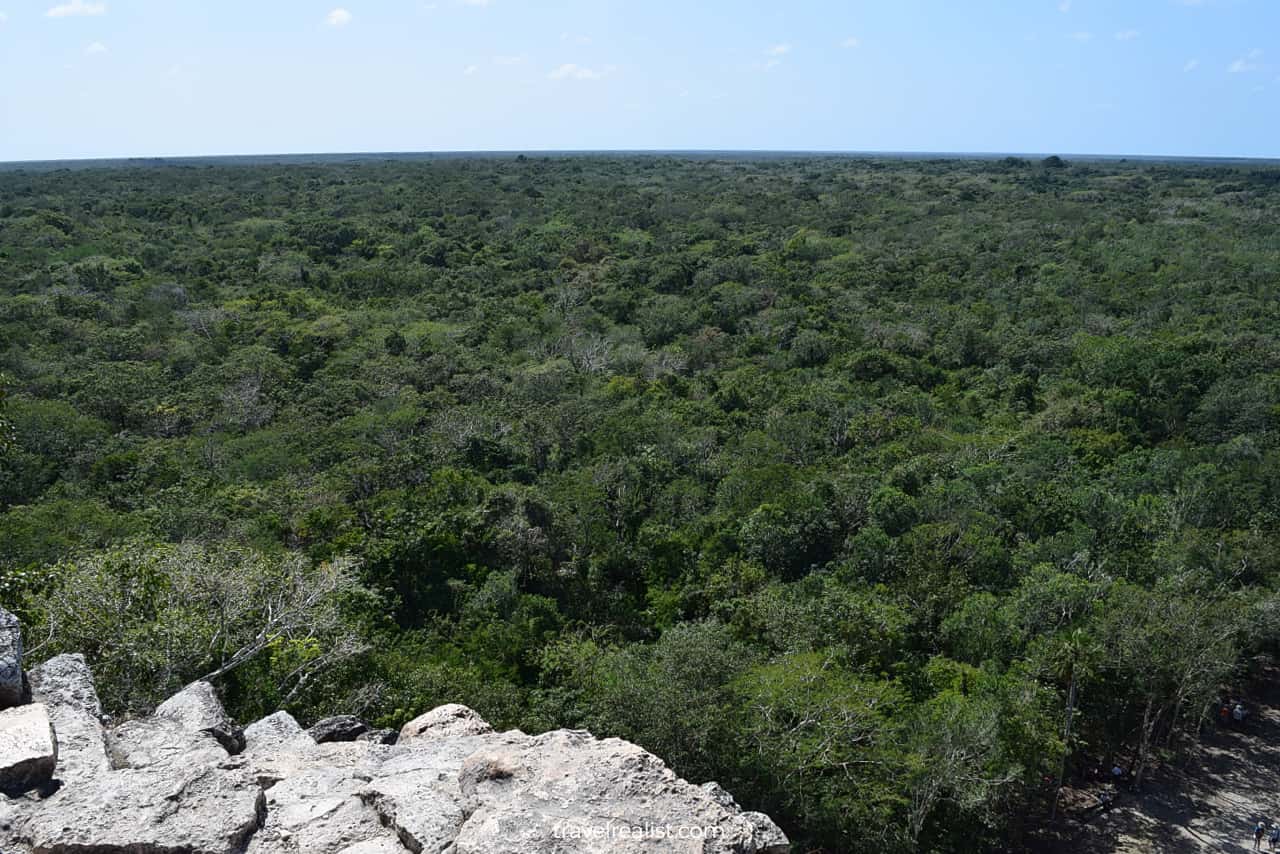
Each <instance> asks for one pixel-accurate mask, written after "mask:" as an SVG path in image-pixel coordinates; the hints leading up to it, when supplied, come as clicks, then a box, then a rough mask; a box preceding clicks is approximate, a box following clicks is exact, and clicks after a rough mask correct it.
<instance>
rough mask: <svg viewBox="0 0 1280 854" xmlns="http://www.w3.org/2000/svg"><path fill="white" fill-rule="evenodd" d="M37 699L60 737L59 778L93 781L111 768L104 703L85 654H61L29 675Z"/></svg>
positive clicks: (66, 780)
mask: <svg viewBox="0 0 1280 854" xmlns="http://www.w3.org/2000/svg"><path fill="white" fill-rule="evenodd" d="M27 676H28V677H29V678H30V680H31V691H32V694H33V696H34V698H35V699H36V700H37V701H40V702H43V703H44V704H45V705H46V706H48V708H49V720H50V721H52V723H53V730H54V732H55V733H57V736H58V767H57V771H56V776H57V779H59V780H61V781H62V782H63V783H68V784H71V783H79V782H80V781H86V780H92V779H94V778H96V777H98V776H99V775H101V774H103V773H105V772H106V771H108V770H109V769H110V767H111V763H110V762H109V761H108V760H107V747H106V734H105V732H104V731H103V728H102V721H101V717H102V704H101V703H100V702H99V701H98V692H97V690H96V689H95V688H94V685H93V675H92V674H91V673H90V672H89V665H88V664H86V663H85V660H84V656H83V655H79V654H76V655H59V656H57V657H55V658H51V659H49V660H48V661H46V662H44V663H43V664H40V665H37V666H36V667H33V668H31V671H30V672H29V673H28V674H27Z"/></svg>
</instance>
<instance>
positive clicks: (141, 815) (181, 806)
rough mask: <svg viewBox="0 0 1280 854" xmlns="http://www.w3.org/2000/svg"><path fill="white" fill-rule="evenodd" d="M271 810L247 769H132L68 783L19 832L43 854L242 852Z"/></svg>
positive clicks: (38, 805) (37, 807) (41, 804)
mask: <svg viewBox="0 0 1280 854" xmlns="http://www.w3.org/2000/svg"><path fill="white" fill-rule="evenodd" d="M264 810H265V799H264V797H263V794H262V790H261V789H259V788H258V787H257V785H255V783H254V781H253V780H252V779H250V778H249V776H248V774H247V773H246V772H245V770H244V769H242V768H223V767H220V766H217V765H205V766H191V767H175V766H152V767H147V768H136V769H133V768H131V769H127V770H123V771H113V772H109V773H106V774H103V775H101V776H100V777H98V778H97V779H94V780H91V781H87V782H82V783H77V784H75V785H64V786H63V787H62V788H61V789H59V790H58V791H57V793H55V794H54V795H53V796H52V797H50V798H47V799H46V800H43V801H40V802H38V803H36V804H34V805H33V806H32V810H31V813H32V814H31V815H30V817H29V818H28V819H27V820H26V821H25V822H24V823H23V824H22V825H21V827H20V828H19V829H18V831H17V834H16V835H17V838H18V840H19V841H21V842H25V843H26V844H29V845H30V846H31V847H32V848H34V849H35V850H36V851H39V852H42V854H43V852H48V854H73V852H75V853H76V854H79V852H85V854H89V853H90V852H102V854H108V852H111V854H114V852H120V854H124V852H190V854H238V852H240V851H242V850H243V848H244V846H245V844H246V843H247V842H248V841H249V838H250V837H251V836H252V834H253V833H254V831H256V830H257V829H258V827H259V825H260V824H261V823H262V820H263V817H264Z"/></svg>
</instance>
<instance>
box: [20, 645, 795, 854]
mask: <svg viewBox="0 0 1280 854" xmlns="http://www.w3.org/2000/svg"><path fill="white" fill-rule="evenodd" d="M31 677H32V679H31V681H32V684H33V686H34V687H35V688H36V689H37V690H38V692H39V695H40V696H41V697H42V698H44V699H45V701H46V702H48V703H49V704H50V705H49V709H48V716H47V718H46V720H45V724H44V726H45V728H44V731H43V739H44V743H43V745H42V749H43V748H46V747H47V748H48V750H46V752H51V751H52V750H54V749H57V747H58V742H56V741H55V740H54V738H53V732H52V730H51V729H50V721H52V727H53V728H59V727H60V726H61V724H60V721H66V722H67V725H68V726H69V727H70V731H71V738H70V741H69V745H70V749H71V751H72V752H71V756H70V760H71V763H70V768H69V769H68V768H63V764H62V759H61V757H59V758H58V760H57V761H58V765H57V767H56V769H54V768H52V767H50V768H48V769H47V770H41V771H40V772H39V773H40V775H42V776H39V777H38V778H37V779H42V780H43V781H45V782H48V781H49V779H50V778H49V776H48V773H49V772H50V771H52V772H53V773H54V776H53V780H52V782H53V783H54V784H56V783H57V782H59V781H60V782H62V785H61V786H60V787H58V786H56V785H50V786H49V787H45V788H42V790H41V795H42V797H39V798H37V797H34V796H31V795H28V796H26V797H21V798H16V799H14V800H9V799H7V798H2V797H0V852H3V854H405V852H412V854H423V852H425V854H526V852H555V854H573V852H584V853H585V852H600V854H604V852H622V854H627V852H688V854H694V853H695V852H697V854H782V852H785V851H787V850H788V845H787V840H786V837H785V836H784V835H783V834H782V832H781V831H780V830H779V829H778V828H777V826H776V825H775V824H774V823H773V822H772V821H771V820H770V819H769V818H768V817H767V816H764V815H762V814H760V813H751V812H743V811H742V810H741V809H740V808H739V807H738V805H737V803H735V802H734V800H733V797H732V796H731V795H730V794H729V793H728V792H726V791H725V790H724V789H722V788H720V787H719V786H717V785H716V784H714V783H708V784H705V785H703V786H694V785H692V784H690V783H687V782H685V781H684V780H681V779H679V778H678V777H676V775H675V774H674V773H673V772H672V771H671V770H670V769H668V768H667V767H666V766H665V765H664V764H663V763H662V761H661V760H659V759H658V758H657V757H655V756H653V755H652V754H649V753H647V752H645V751H644V750H642V749H641V748H639V747H637V746H636V745H633V744H630V743H628V742H625V741H620V740H618V739H606V740H603V741H601V740H598V739H596V738H594V737H592V736H591V734H590V733H586V732H572V731H563V730H562V731H557V732H551V733H546V734H544V735H540V736H529V735H526V734H524V733H522V732H519V731H515V730H513V731H510V732H503V733H496V732H494V731H493V729H492V728H491V727H490V726H489V724H487V723H486V722H485V721H484V720H483V719H482V718H481V717H480V716H479V715H478V714H476V713H475V712H473V711H472V710H471V709H468V708H466V707H465V706H457V705H450V706H441V707H440V708H438V709H433V710H432V711H430V712H428V713H426V714H424V715H422V716H420V717H419V718H417V719H415V720H414V721H411V722H410V723H409V724H408V725H406V727H405V729H404V731H403V738H402V740H401V742H400V743H398V744H395V745H388V744H383V743H380V739H381V738H384V737H385V734H384V733H377V732H376V731H367V730H368V728H367V726H366V725H364V724H361V723H360V722H359V721H354V719H336V720H330V721H327V722H324V726H323V727H320V728H319V730H314V729H313V732H319V739H320V740H319V741H318V740H317V738H315V737H313V735H311V734H308V733H307V732H306V731H304V730H303V729H302V727H300V726H299V725H298V722H297V721H295V720H294V719H293V718H292V717H291V716H289V715H288V714H287V713H285V712H277V713H276V714H274V715H270V716H268V717H266V718H263V719H262V720H260V721H258V722H257V723H254V724H252V725H250V726H249V727H248V728H247V729H245V730H244V732H243V736H242V739H241V738H239V737H238V734H239V730H238V728H237V727H236V726H235V724H234V722H232V721H231V720H230V719H229V718H228V717H227V715H226V713H225V711H224V710H223V709H222V706H221V704H220V703H218V701H217V697H216V696H215V695H214V693H213V690H212V688H211V686H208V685H207V684H204V683H195V684H194V685H191V686H188V687H187V688H186V689H184V690H183V691H182V692H181V693H179V694H178V695H176V696H175V697H173V698H171V699H170V700H168V701H166V702H165V703H163V704H161V706H160V707H159V708H157V710H156V712H155V714H154V715H152V716H151V717H148V718H142V719H138V720H131V721H127V722H125V723H122V724H119V725H117V726H114V727H112V728H111V729H110V731H109V732H108V733H106V734H105V736H104V731H103V727H102V725H101V723H100V722H99V717H98V716H99V715H100V711H101V710H100V708H99V706H98V700H97V695H96V692H95V691H94V689H93V683H92V680H91V679H90V678H89V673H88V668H87V667H86V666H85V664H84V659H83V658H80V657H78V656H59V658H57V659H53V660H51V661H49V662H46V663H45V664H44V665H41V666H40V667H39V668H36V669H34V670H33V671H32V674H31ZM43 708H44V707H43V706H24V707H20V708H18V709H11V710H9V711H8V712H0V721H3V720H5V718H6V717H8V716H13V717H14V718H15V720H16V719H17V717H18V716H21V715H29V716H31V717H32V718H35V717H38V715H39V713H40V712H39V710H41V709H43ZM38 729H39V727H38V726H36V727H33V729H32V731H31V733H29V734H27V735H23V737H22V738H21V739H15V741H21V742H22V743H26V742H27V741H29V740H30V741H33V742H34V741H38V740H40V739H39V737H37V734H36V732H35V730H38ZM361 729H363V730H366V731H364V732H359V734H358V735H355V733H357V731H359V730H361ZM24 732H25V730H24ZM392 735H393V736H394V735H395V734H394V733H392ZM57 736H58V737H59V738H61V737H62V733H61V731H60V730H59V732H58V733H57ZM330 736H332V738H330ZM338 737H342V738H351V737H354V738H355V740H333V739H336V738H338ZM228 741H230V742H231V744H232V746H233V747H235V746H236V744H237V742H238V743H239V745H242V746H244V750H243V752H241V753H239V754H236V755H232V754H230V753H229V752H228V749H227V747H226V744H227V742H228ZM6 744H7V742H5V741H4V738H3V730H0V767H3V757H4V754H5V749H6ZM237 749H238V748H237ZM12 752H13V753H14V755H15V756H16V755H17V752H19V751H12ZM32 752H33V753H38V752H39V751H38V750H36V751H32ZM108 752H109V755H110V758H111V762H110V763H108V761H107V757H108Z"/></svg>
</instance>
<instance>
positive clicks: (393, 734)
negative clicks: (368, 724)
mask: <svg viewBox="0 0 1280 854" xmlns="http://www.w3.org/2000/svg"><path fill="white" fill-rule="evenodd" d="M399 740H400V733H399V732H397V731H396V730H393V729H371V730H369V731H368V732H362V733H360V734H359V735H358V736H356V741H372V742H373V743H374V744H395V743H396V742H397V741H399Z"/></svg>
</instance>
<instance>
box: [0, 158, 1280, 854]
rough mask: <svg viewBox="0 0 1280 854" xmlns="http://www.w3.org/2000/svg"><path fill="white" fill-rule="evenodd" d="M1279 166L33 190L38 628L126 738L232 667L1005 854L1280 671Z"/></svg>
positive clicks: (6, 209) (616, 169) (17, 382)
mask: <svg viewBox="0 0 1280 854" xmlns="http://www.w3.org/2000/svg"><path fill="white" fill-rule="evenodd" d="M1278 176H1280V171H1278V170H1277V169H1276V168H1274V167H1270V166H1251V165H1246V164H1197V163H1177V164H1174V163H1161V162H1150V161H1143V162H1077V161H1066V160H1062V159H1061V158H1055V157H1051V158H1048V159H1046V160H1044V161H1042V162H1030V161H1026V160H1020V159H1015V158H1009V159H1005V160H984V161H964V160H925V159H900V160H893V159H866V158H847V157H786V158H782V157H777V158H746V157H718V156H717V157H711V156H707V157H680V158H677V157H666V156H656V155H655V156H636V157H605V156H601V157H595V156H592V157H586V156H574V157H527V156H526V157H523V158H519V159H516V158H492V159H474V158H439V159H433V158H427V159H407V160H390V161H387V162H375V161H364V162H359V163H271V162H263V163H246V162H237V161H221V160H211V161H208V162H205V163H202V164H199V165H181V166H180V165H158V166H153V167H142V166H137V167H129V168H127V169H116V168H94V169H82V170H75V171H44V172H37V171H23V170H7V171H2V172H0V371H2V372H3V373H4V374H5V375H6V376H7V378H8V380H7V384H6V386H5V389H6V391H7V392H8V394H7V397H6V398H4V400H3V414H2V415H0V418H3V419H4V421H5V422H7V423H8V424H10V425H11V426H12V431H11V432H10V431H9V430H8V429H7V428H0V436H4V437H5V438H9V437H12V439H11V447H9V448H8V449H7V450H6V451H5V452H4V453H0V597H3V598H4V600H5V602H6V603H9V604H11V605H12V606H13V607H16V608H18V609H19V610H22V611H24V616H25V617H27V619H28V620H29V621H30V622H31V623H32V625H33V634H32V637H33V645H35V644H40V643H43V644H44V646H42V647H40V649H41V652H43V651H44V650H49V651H53V650H58V649H79V650H83V651H85V652H86V653H88V654H89V655H90V657H91V658H92V659H93V662H94V665H95V667H97V668H98V669H99V671H101V673H102V676H103V678H102V680H101V683H102V684H103V686H104V689H105V690H106V691H108V692H109V696H108V697H107V699H108V701H109V703H110V704H111V705H113V706H115V707H116V708H137V707H142V706H145V705H147V704H148V703H150V702H153V701H154V700H155V699H157V698H159V697H160V696H161V695H163V694H164V693H166V692H167V691H168V690H170V689H171V688H172V687H174V686H176V685H177V684H180V683H181V682H183V681H184V680H188V679H191V678H195V677H196V676H200V675H203V674H209V673H216V672H218V671H219V670H220V669H221V668H223V667H225V666H226V665H228V664H231V665H233V666H232V667H231V669H230V670H226V671H224V672H223V674H222V675H221V676H220V677H218V678H219V679H220V681H221V682H222V683H223V686H224V687H225V688H226V690H227V695H228V698H229V701H230V703H231V705H232V708H233V710H234V711H235V712H236V713H237V714H239V715H241V716H243V717H246V718H247V717H249V716H251V715H255V714H260V713H261V712H263V711H267V710H270V709H271V708H273V707H274V706H276V705H278V704H282V703H283V704H286V705H288V706H289V707H290V708H291V709H292V710H293V711H295V712H296V713H298V714H299V715H300V716H302V717H304V718H307V719H310V718H314V717H317V716H320V715H323V714H330V713H335V712H351V713H357V714H361V715H364V716H366V717H369V718H371V719H375V720H377V721H379V722H380V723H382V724H384V725H393V724H398V723H400V722H403V721H404V720H406V719H408V718H409V717H411V716H413V715H415V714H417V713H419V712H421V711H423V710H424V709H425V708H427V707H430V706H431V705H435V704H438V703H442V702H450V701H452V702H465V703H468V704H470V705H472V706H474V707H475V708H477V709H478V710H479V711H480V712H481V713H482V714H484V715H486V716H487V717H488V718H490V719H491V720H492V721H493V723H495V725H498V726H521V727H524V728H526V729H529V730H539V729H545V728H549V727H556V726H587V727H590V728H592V729H593V730H594V731H596V732H597V733H598V734H600V735H619V736H625V737H628V738H632V739H635V740H636V741H638V742H639V743H641V744H642V745H644V746H646V747H648V748H650V749H652V750H654V751H655V752H656V753H658V754H660V755H662V756H663V757H664V758H665V759H667V760H668V761H670V762H671V763H672V764H673V765H674V767H675V768H676V769H677V770H678V771H679V772H680V773H681V774H684V775H687V776H688V777H690V778H691V779H695V780H699V781H701V780H703V779H711V778H714V779H717V780H719V781H720V782H721V783H723V784H724V785H725V786H726V787H728V788H729V789H730V790H731V791H733V792H735V794H737V795H738V796H739V798H740V799H741V800H742V801H743V802H744V803H745V804H747V805H748V806H751V807H754V808H763V809H767V810H768V811H770V813H771V814H773V815H775V816H777V817H778V818H779V820H780V821H781V822H782V823H783V824H784V826H785V828H786V829H787V830H788V832H790V833H791V834H792V835H793V837H794V838H796V839H797V840H800V842H801V843H802V844H803V845H808V846H809V848H810V849H823V848H825V849H826V850H832V851H846V850H867V851H880V850H910V849H911V848H913V847H914V848H918V849H923V850H936V851H973V850H995V849H1003V848H1007V847H1010V846H1012V845H1014V844H1015V843H1017V842H1018V840H1019V839H1020V838H1021V835H1022V834H1024V833H1025V831H1026V830H1027V828H1028V826H1029V825H1034V824H1035V823H1036V822H1038V821H1043V820H1044V819H1045V817H1046V816H1047V815H1048V813H1049V812H1050V809H1051V804H1052V790H1053V788H1054V786H1053V785H1046V780H1047V781H1049V783H1050V784H1052V783H1053V782H1054V781H1055V778H1057V777H1058V776H1059V775H1060V772H1061V769H1063V768H1064V767H1065V768H1066V770H1067V775H1068V776H1069V775H1070V774H1071V773H1072V769H1073V768H1074V767H1075V765H1076V764H1078V763H1077V761H1076V760H1078V759H1079V758H1080V757H1081V756H1083V755H1085V754H1088V755H1090V756H1093V755H1096V754H1101V753H1107V752H1109V751H1126V752H1127V751H1132V752H1134V754H1135V755H1137V756H1139V757H1140V760H1141V763H1142V764H1143V766H1145V765H1146V764H1148V763H1149V762H1150V761H1153V760H1154V759H1156V758H1157V757H1158V756H1159V755H1160V753H1161V751H1163V750H1166V749H1176V748H1177V746H1178V745H1179V744H1181V743H1183V741H1184V740H1185V739H1187V738H1192V737H1194V736H1195V734H1196V732H1197V731H1198V727H1199V724H1200V722H1201V719H1202V716H1203V713H1204V711H1205V709H1206V708H1207V704H1208V703H1209V701H1211V700H1212V699H1214V698H1215V696H1216V692H1217V690H1218V689H1219V687H1220V686H1221V685H1222V684H1223V683H1227V684H1230V683H1232V682H1233V681H1235V680H1237V679H1239V678H1241V677H1242V675H1244V672H1245V670H1246V666H1247V663H1248V661H1249V660H1250V658H1251V656H1252V655H1253V654H1254V653H1256V652H1258V651H1260V650H1266V649H1273V648H1274V644H1275V641H1276V637H1277V632H1276V628H1277V614H1280V608H1277V599H1276V589H1277V582H1278V581H1280V560H1278V559H1277V556H1278V555H1280V539H1278V538H1280V533H1277V532H1280V526H1278V525H1277V524H1276V522H1277V520H1278V519H1280V441H1278V439H1280V433H1278V432H1277V425H1278V424H1280V421H1278V420H1277V419H1278V418H1280V338H1278V337H1277V332H1276V330H1277V329H1280V300H1278V299H1276V296H1277V295H1276V293H1275V289H1276V277H1275V272H1276V271H1275V251H1274V250H1275V238H1274V234H1273V231H1274V229H1273V228H1272V227H1271V224H1272V223H1273V222H1274V221H1275V219H1276V216H1277V214H1280V178H1278ZM317 593H318V594H320V595H319V597H318V598H311V597H312V595H313V594H317ZM273 597H274V599H273ZM281 597H283V598H281ZM270 601H278V602H285V603H292V604H291V606H290V607H292V608H293V610H292V611H290V613H292V614H294V615H295V616H296V617H297V619H291V620H289V621H288V625H287V626H284V625H280V624H278V623H274V622H272V621H273V620H275V619H276V617H273V616H268V615H266V614H265V613H264V604H265V603H267V602H270ZM294 606H296V607H294ZM264 627H266V629H267V630H266V632H265V634H261V638H262V639H261V640H258V638H259V635H260V633H262V632H263V630H264ZM45 638H48V640H45ZM241 651H243V653H242V654H241ZM238 654H239V655H238ZM806 850H807V849H806Z"/></svg>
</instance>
